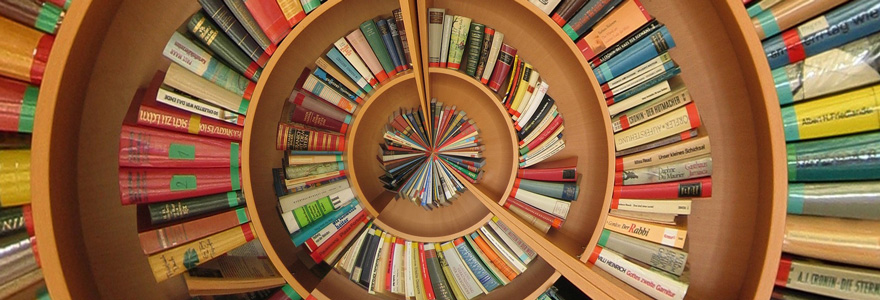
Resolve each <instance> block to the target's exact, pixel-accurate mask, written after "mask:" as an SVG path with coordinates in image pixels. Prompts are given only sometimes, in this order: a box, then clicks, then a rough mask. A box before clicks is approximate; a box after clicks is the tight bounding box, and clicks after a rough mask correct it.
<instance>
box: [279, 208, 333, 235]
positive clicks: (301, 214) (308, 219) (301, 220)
mask: <svg viewBox="0 0 880 300" xmlns="http://www.w3.org/2000/svg"><path fill="white" fill-rule="evenodd" d="M331 201H332V200H330V197H329V196H328V197H324V198H321V199H318V201H315V202H312V203H308V204H306V205H304V206H301V207H299V208H297V209H294V210H293V211H289V212H284V213H282V220H284V224H285V225H286V226H287V231H288V232H290V231H294V232H295V231H297V230H299V229H300V228H303V227H306V226H307V225H309V224H311V223H312V222H314V221H316V220H318V219H320V218H321V217H323V216H324V215H325V214H327V213H329V212H332V211H333V203H332V202H331ZM291 221H292V222H291ZM291 223H293V224H291ZM291 229H293V230H291ZM307 244H308V243H307Z"/></svg>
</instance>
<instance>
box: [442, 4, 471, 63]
mask: <svg viewBox="0 0 880 300" xmlns="http://www.w3.org/2000/svg"><path fill="white" fill-rule="evenodd" d="M470 28H471V18H468V17H463V16H455V18H454V19H453V20H452V31H451V36H450V41H449V58H447V65H446V67H447V68H450V69H456V70H459V69H461V60H462V57H464V53H465V44H466V43H467V40H468V32H469V30H470Z"/></svg>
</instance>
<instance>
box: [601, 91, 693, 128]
mask: <svg viewBox="0 0 880 300" xmlns="http://www.w3.org/2000/svg"><path fill="white" fill-rule="evenodd" d="M688 103H691V97H690V93H688V90H687V88H681V89H676V90H674V91H670V92H669V93H668V94H666V95H663V97H661V98H657V99H654V100H651V101H649V102H646V103H644V104H642V105H639V106H637V107H634V108H632V109H630V110H628V111H625V112H624V113H623V114H620V115H618V116H615V117H614V118H612V119H611V129H612V130H614V132H615V133H617V132H620V131H623V130H626V129H629V128H630V127H632V126H636V125H639V124H642V123H644V122H647V121H648V120H651V119H653V118H656V117H658V116H660V115H662V114H665V113H667V112H669V111H671V110H673V109H677V108H679V107H682V106H684V105H686V104H688Z"/></svg>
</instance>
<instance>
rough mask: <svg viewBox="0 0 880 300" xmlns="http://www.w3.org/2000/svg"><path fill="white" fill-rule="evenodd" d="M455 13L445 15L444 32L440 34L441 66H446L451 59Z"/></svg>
mask: <svg viewBox="0 0 880 300" xmlns="http://www.w3.org/2000/svg"><path fill="white" fill-rule="evenodd" d="M453 20H455V16H453V15H443V33H442V35H441V36H440V63H439V65H438V66H439V67H441V68H445V67H446V66H447V62H448V59H449V42H450V40H451V39H452V22H453Z"/></svg>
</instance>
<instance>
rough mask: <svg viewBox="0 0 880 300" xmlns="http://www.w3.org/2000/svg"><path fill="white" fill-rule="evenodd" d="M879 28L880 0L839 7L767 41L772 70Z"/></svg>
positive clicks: (765, 44)
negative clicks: (819, 27)
mask: <svg viewBox="0 0 880 300" xmlns="http://www.w3.org/2000/svg"><path fill="white" fill-rule="evenodd" d="M818 26H821V29H818V30H817V29H816V27H818ZM878 30H880V1H876V0H855V1H852V2H849V3H847V4H844V5H841V6H839V7H837V8H835V9H834V10H832V11H830V12H828V13H827V14H825V15H824V16H819V17H816V18H814V19H812V20H810V21H807V22H805V23H804V24H802V25H800V26H798V27H797V28H792V29H789V30H786V31H785V32H783V33H781V34H778V35H776V36H774V37H772V38H770V39H768V40H765V41H764V43H763V45H764V55H766V56H767V61H768V62H770V69H776V68H779V67H782V66H784V65H787V64H792V63H796V62H799V61H801V60H804V58H806V57H807V56H813V55H816V54H819V53H822V52H823V51H825V50H829V49H831V48H834V47H837V46H840V45H843V44H846V43H849V42H851V41H854V40H856V39H859V38H862V37H864V36H867V35H869V34H871V33H874V32H877V31H878ZM802 33H806V34H802ZM795 38H797V39H795Z"/></svg>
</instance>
